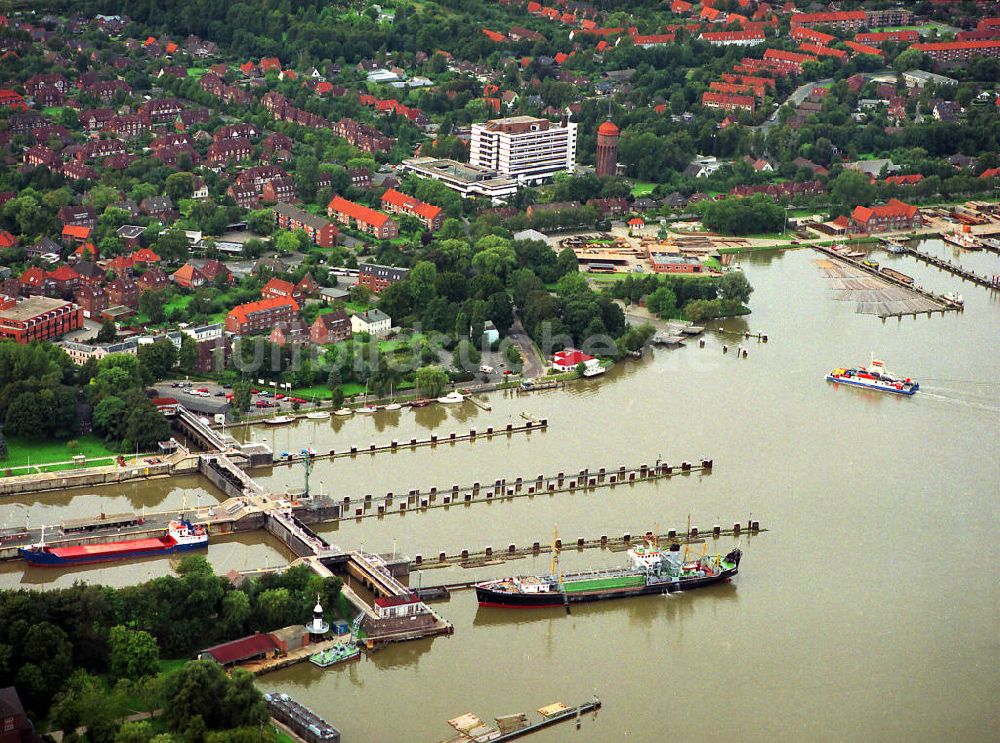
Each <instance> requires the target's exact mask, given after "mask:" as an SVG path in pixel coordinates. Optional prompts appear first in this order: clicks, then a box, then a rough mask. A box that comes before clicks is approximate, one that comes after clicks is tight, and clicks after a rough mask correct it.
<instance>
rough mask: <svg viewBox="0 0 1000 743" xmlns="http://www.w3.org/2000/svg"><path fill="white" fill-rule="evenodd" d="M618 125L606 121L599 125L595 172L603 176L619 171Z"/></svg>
mask: <svg viewBox="0 0 1000 743" xmlns="http://www.w3.org/2000/svg"><path fill="white" fill-rule="evenodd" d="M618 135H619V131H618V127H617V126H615V125H614V124H612V123H611V122H610V121H605V122H604V123H603V124H601V125H600V126H599V127H597V154H596V157H595V158H594V173H595V174H597V175H598V176H599V177H601V178H606V177H609V176H613V175H615V174H617V172H618Z"/></svg>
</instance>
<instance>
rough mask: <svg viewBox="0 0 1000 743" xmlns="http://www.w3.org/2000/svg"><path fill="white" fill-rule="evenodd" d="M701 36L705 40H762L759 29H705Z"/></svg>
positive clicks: (762, 35)
mask: <svg viewBox="0 0 1000 743" xmlns="http://www.w3.org/2000/svg"><path fill="white" fill-rule="evenodd" d="M701 38H702V39H704V40H705V41H764V34H763V33H762V32H760V31H705V32H704V33H703V34H702V35H701Z"/></svg>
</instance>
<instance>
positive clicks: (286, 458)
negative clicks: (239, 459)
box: [274, 418, 549, 465]
mask: <svg viewBox="0 0 1000 743" xmlns="http://www.w3.org/2000/svg"><path fill="white" fill-rule="evenodd" d="M548 426H549V420H548V418H540V419H539V418H527V419H526V420H525V422H524V423H506V424H502V425H497V426H486V427H485V428H478V427H477V428H470V429H469V430H468V431H467V432H457V431H451V432H450V433H448V434H444V435H438V434H436V433H432V434H431V435H430V436H429V437H427V438H420V439H418V438H416V437H414V438H410V439H404V440H402V441H400V440H399V439H391V440H390V441H389V442H387V443H384V444H377V443H375V442H371V443H369V444H366V445H354V446H349V447H347V448H346V449H328V450H326V451H310V450H307V449H303V450H300V451H298V452H280V453H279V454H277V455H276V457H275V462H274V463H275V465H281V464H294V463H296V462H301V461H302V460H303V459H305V458H306V457H308V458H309V459H340V458H343V457H358V456H362V455H364V454H391V453H393V452H397V451H400V450H402V449H417V448H419V447H424V446H437V445H438V444H455V443H458V442H459V441H470V442H472V441H482V440H486V441H489V440H492V439H493V438H494V437H499V436H512V435H514V434H516V433H531V432H532V431H544V430H546V429H547V428H548Z"/></svg>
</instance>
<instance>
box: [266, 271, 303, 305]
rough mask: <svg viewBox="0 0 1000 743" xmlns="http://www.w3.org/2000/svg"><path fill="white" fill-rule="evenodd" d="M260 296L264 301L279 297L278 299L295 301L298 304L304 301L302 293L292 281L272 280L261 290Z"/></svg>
mask: <svg viewBox="0 0 1000 743" xmlns="http://www.w3.org/2000/svg"><path fill="white" fill-rule="evenodd" d="M260 296H261V297H263V298H264V299H270V298H275V297H277V298H278V299H294V300H295V301H296V302H301V301H302V292H300V291H299V290H298V288H297V287H296V286H295V284H293V283H292V282H291V281H285V280H284V279H279V278H276V277H275V278H272V279H270V280H269V281H268V282H267V283H266V284H264V286H263V287H261V290H260Z"/></svg>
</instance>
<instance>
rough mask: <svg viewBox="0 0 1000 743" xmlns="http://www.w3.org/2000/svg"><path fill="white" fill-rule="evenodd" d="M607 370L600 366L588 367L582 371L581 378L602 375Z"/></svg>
mask: <svg viewBox="0 0 1000 743" xmlns="http://www.w3.org/2000/svg"><path fill="white" fill-rule="evenodd" d="M606 371H607V369H605V368H604V367H603V366H601V365H600V364H595V365H594V366H588V367H587V368H586V369H584V370H583V376H585V377H596V376H597V375H599V374H604V372H606Z"/></svg>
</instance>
